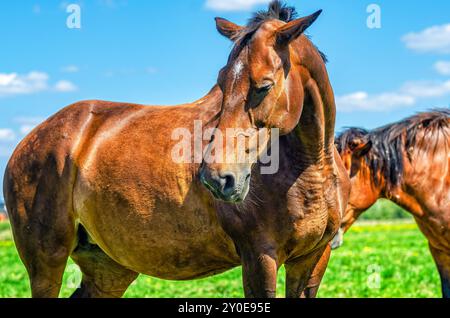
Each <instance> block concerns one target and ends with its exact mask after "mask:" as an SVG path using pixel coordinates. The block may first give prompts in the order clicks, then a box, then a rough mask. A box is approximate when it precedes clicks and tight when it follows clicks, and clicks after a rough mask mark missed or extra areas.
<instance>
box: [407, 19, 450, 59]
mask: <svg viewBox="0 0 450 318" xmlns="http://www.w3.org/2000/svg"><path fill="white" fill-rule="evenodd" d="M402 40H403V42H404V43H405V44H406V47H407V48H409V49H411V50H414V51H417V52H425V53H427V52H431V53H441V54H449V53H450V23H449V24H444V25H438V26H432V27H430V28H428V29H425V30H423V31H421V32H418V33H414V32H411V33H408V34H406V35H405V36H403V38H402Z"/></svg>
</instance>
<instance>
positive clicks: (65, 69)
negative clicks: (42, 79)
mask: <svg viewBox="0 0 450 318" xmlns="http://www.w3.org/2000/svg"><path fill="white" fill-rule="evenodd" d="M79 71H80V68H79V67H78V66H76V65H67V66H64V67H63V68H61V72H63V73H78V72H79Z"/></svg>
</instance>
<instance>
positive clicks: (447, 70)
mask: <svg viewBox="0 0 450 318" xmlns="http://www.w3.org/2000/svg"><path fill="white" fill-rule="evenodd" d="M434 69H435V70H436V72H438V73H439V74H441V75H450V61H438V62H436V63H435V64H434Z"/></svg>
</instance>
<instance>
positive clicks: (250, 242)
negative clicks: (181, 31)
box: [4, 1, 349, 297]
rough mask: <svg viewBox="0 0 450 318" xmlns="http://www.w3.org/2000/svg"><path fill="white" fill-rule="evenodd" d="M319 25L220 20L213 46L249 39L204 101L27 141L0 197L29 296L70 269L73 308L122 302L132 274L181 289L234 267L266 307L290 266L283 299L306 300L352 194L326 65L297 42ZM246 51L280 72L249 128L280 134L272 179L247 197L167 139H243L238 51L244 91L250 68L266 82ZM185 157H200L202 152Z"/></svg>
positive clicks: (50, 131) (60, 124)
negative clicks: (184, 134)
mask: <svg viewBox="0 0 450 318" xmlns="http://www.w3.org/2000/svg"><path fill="white" fill-rule="evenodd" d="M317 16H318V14H316V15H312V16H309V17H306V18H302V19H297V20H294V19H293V17H294V9H293V8H289V7H285V6H283V5H281V4H280V3H279V2H278V1H274V2H273V3H271V4H270V7H269V11H268V12H267V13H259V14H258V15H257V16H256V17H255V18H254V19H253V20H252V22H251V23H250V24H249V26H248V27H246V28H240V27H237V26H236V25H234V24H232V23H230V22H227V21H226V20H223V19H217V27H218V30H219V31H220V33H222V34H224V35H227V36H229V37H232V38H235V36H237V34H238V33H239V34H242V35H244V34H245V36H244V37H242V38H241V37H239V38H240V39H241V40H243V39H244V38H245V39H246V40H245V42H242V41H238V42H237V44H236V47H235V49H234V50H233V53H232V55H231V57H230V60H229V63H228V65H227V66H226V67H225V68H224V69H223V70H222V72H221V75H220V76H219V86H216V87H214V88H213V89H212V90H211V92H210V93H209V94H208V95H207V96H205V97H204V98H202V99H200V100H199V101H197V102H195V103H193V104H187V105H181V106H172V107H149V106H142V105H133V104H119V103H110V102H102V101H86V102H80V103H77V104H74V105H72V106H69V107H67V108H65V109H63V110H62V111H60V112H59V113H58V114H56V115H54V116H53V117H51V118H50V119H48V120H47V121H46V122H45V123H43V124H42V125H40V126H39V127H37V128H36V129H35V130H34V131H33V132H32V133H31V134H30V135H29V136H27V137H26V138H25V140H23V141H22V142H21V143H20V145H19V146H18V148H17V149H16V151H15V152H14V154H13V156H12V158H11V160H10V162H9V164H8V167H7V171H6V175H5V180H4V189H5V199H6V203H7V206H8V211H9V213H10V216H11V223H12V228H13V234H14V239H15V242H16V246H17V248H18V251H19V254H20V257H21V259H22V261H23V262H24V264H25V266H26V268H27V271H28V274H29V277H30V281H31V288H32V294H33V297H57V296H58V294H59V291H60V288H61V281H62V275H63V272H64V268H65V266H66V262H67V259H68V257H71V258H72V259H73V260H74V261H75V262H76V263H77V264H78V265H79V266H80V268H81V270H82V273H83V279H82V284H81V287H80V288H79V289H78V290H77V291H76V292H75V294H74V297H120V296H122V295H123V294H124V292H125V291H126V289H127V288H128V287H129V285H130V284H131V283H132V282H133V281H134V280H135V279H136V277H137V275H138V273H143V274H146V275H150V276H154V277H158V278H162V279H169V280H188V279H195V278H200V277H206V276H210V275H214V274H217V273H221V272H224V271H226V270H229V269H231V268H233V267H236V266H239V265H241V264H243V268H244V289H245V294H246V296H248V297H252V296H253V297H274V296H275V295H276V294H275V292H276V291H275V288H276V286H275V283H276V273H277V269H278V268H279V267H280V266H281V265H282V264H284V263H285V264H286V266H287V287H288V288H287V291H288V292H287V295H288V296H289V297H299V296H314V295H315V293H316V292H317V287H318V285H319V283H320V280H321V278H322V276H323V274H324V269H325V268H326V266H324V264H325V265H326V263H327V262H328V257H329V252H330V248H329V242H330V240H331V239H332V238H333V236H334V235H335V234H336V232H337V231H338V228H339V224H340V221H341V213H343V210H342V209H340V207H342V206H344V207H345V205H346V200H347V196H346V195H347V194H349V181H348V177H347V176H346V173H345V169H344V167H343V165H342V163H341V161H340V158H339V156H338V155H337V152H335V147H334V144H333V140H332V136H333V134H334V114H335V105H334V98H333V93H332V90H331V86H330V83H329V80H328V77H327V73H326V69H325V63H324V61H323V59H322V56H321V55H320V53H319V52H318V50H317V49H316V48H315V47H314V46H313V45H312V43H311V42H310V41H309V40H308V39H307V38H306V37H304V36H302V33H303V31H304V30H305V29H306V28H307V27H309V26H310V25H311V24H312V23H313V22H314V20H315V19H316V18H317ZM252 43H257V44H258V46H259V49H260V50H262V51H260V52H263V51H264V52H270V55H267V56H266V57H271V58H272V59H273V60H272V61H273V63H276V64H273V66H274V67H275V66H276V68H274V69H273V70H272V73H270V72H268V73H267V75H272V76H273V77H271V80H273V85H271V87H270V88H269V87H259V89H261V91H260V92H259V93H258V96H260V97H262V96H263V95H264V96H263V97H264V98H261V100H260V102H259V104H260V105H256V104H254V106H253V107H252V108H251V113H255V117H254V118H255V120H257V121H255V122H254V123H255V125H257V126H258V127H257V128H258V129H259V130H262V129H261V128H263V127H270V128H280V129H282V130H283V131H284V133H285V134H287V135H285V137H282V138H281V140H280V144H281V145H280V169H279V171H278V172H277V173H276V174H275V175H270V176H261V175H258V174H255V175H254V177H253V178H251V180H250V178H248V176H245V178H244V179H243V182H244V183H245V182H248V183H250V182H251V184H250V185H249V186H247V189H246V187H244V186H243V185H242V181H241V179H239V180H238V178H237V176H238V173H240V171H228V172H227V173H228V175H226V176H224V177H223V179H218V180H212V178H213V177H216V178H220V177H218V176H215V175H214V172H213V170H212V168H211V166H209V165H208V164H206V163H205V164H204V165H203V168H202V169H200V168H201V161H202V159H203V158H202V156H200V162H197V160H195V159H194V158H192V157H197V156H198V151H196V152H195V154H194V155H192V153H190V152H189V154H188V155H186V154H185V158H186V157H187V158H188V159H189V158H191V159H192V160H191V161H189V162H184V163H180V162H178V161H176V160H174V149H178V148H177V147H178V145H179V144H180V143H179V140H176V139H173V138H170V136H171V135H172V137H173V136H174V131H176V130H178V129H180V128H182V129H184V130H187V131H188V132H189V133H192V134H195V133H198V125H197V124H198V123H199V122H200V123H201V129H200V134H203V133H206V131H207V130H209V129H210V128H211V129H212V128H218V129H222V130H226V129H227V128H238V127H242V128H245V120H244V117H245V118H248V116H249V113H250V110H249V109H247V111H246V112H244V111H242V112H237V109H238V108H240V107H242V109H243V106H244V105H241V104H240V101H241V100H242V99H241V97H242V96H243V95H242V94H244V93H247V92H246V91H238V90H237V89H236V87H241V85H243V84H241V82H240V81H237V83H238V84H237V85H231V86H232V87H235V89H233V90H230V85H229V84H228V83H227V82H228V79H227V78H228V77H229V76H230V75H229V74H230V72H232V71H231V70H235V71H236V70H237V68H235V62H236V57H235V53H236V50H239V51H240V52H242V53H243V52H245V53H243V54H245V59H244V57H243V56H242V55H240V54H239V55H238V56H239V57H240V58H242V60H241V62H242V67H241V71H242V73H240V74H238V72H237V71H236V72H235V73H236V74H238V75H239V78H241V79H242V81H246V82H248V80H249V78H248V74H249V73H248V70H249V67H250V63H249V61H250V60H252V63H251V65H252V68H253V69H258V68H259V67H258V64H257V63H258V61H259V63H261V69H265V70H268V71H270V70H269V69H267V67H268V66H269V65H267V64H266V63H267V60H259V58H260V57H261V55H259V54H261V53H259V52H258V51H259V50H256V48H255V47H252ZM238 48H239V49H238ZM270 65H272V64H270ZM275 76H276V77H275ZM255 79H256V78H255ZM258 80H259V79H258ZM260 84H261V82H258V85H260ZM238 85H239V86H238ZM258 91H259V90H258ZM223 92H225V94H224V93H223ZM275 92H276V95H275V96H273V95H272V94H275ZM260 94H262V95H260ZM266 99H267V102H264V101H262V100H266ZM249 100H251V98H249ZM273 101H275V102H273ZM232 107H233V109H234V110H233V109H232ZM302 109H303V112H302ZM238 117H240V118H241V119H238ZM230 118H235V122H234V123H231V122H228V123H227V121H226V120H225V119H230ZM217 131H218V130H215V133H214V136H217ZM216 139H217V138H216ZM200 141H201V139H200ZM216 142H217V141H216ZM208 143H209V140H208V142H206V143H205V146H206V145H207V144H208ZM267 144H268V140H266V144H265V145H262V146H266V145H267ZM185 146H186V143H185ZM187 146H191V149H192V148H197V147H198V146H199V145H198V140H196V139H195V138H194V140H192V139H189V141H188V142H187ZM201 146H202V145H201V142H200V148H201ZM188 148H189V147H188ZM183 151H186V149H185V148H184V149H183ZM176 152H177V151H176ZM247 152H249V153H251V154H253V153H258V154H259V150H255V149H247ZM200 154H201V153H200ZM205 159H207V158H205ZM206 161H208V160H205V162H206ZM208 162H209V161H208ZM253 166H254V167H258V166H257V165H255V164H253ZM200 170H201V173H200ZM255 170H258V169H255ZM200 177H202V178H200ZM200 179H202V180H203V182H204V183H205V184H206V185H207V187H209V189H210V190H213V192H214V194H215V195H217V196H218V197H220V199H222V200H224V201H226V202H224V201H217V200H215V199H214V198H213V196H212V195H211V194H210V193H209V192H208V191H206V188H205V187H204V186H203V185H202V182H200ZM216 181H217V183H214V182H216ZM222 184H223V187H222V188H220V187H219V185H222ZM248 189H250V190H251V191H250V192H251V193H250V194H247V193H248ZM274 189H277V191H274ZM238 202H241V203H239V205H237V203H238ZM317 264H319V266H317V268H316V265H317Z"/></svg>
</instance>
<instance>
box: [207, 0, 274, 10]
mask: <svg viewBox="0 0 450 318" xmlns="http://www.w3.org/2000/svg"><path fill="white" fill-rule="evenodd" d="M270 1H271V0H207V1H206V7H207V8H208V9H212V10H217V11H245V10H250V9H252V8H253V7H254V6H256V5H259V4H266V3H269V2H270Z"/></svg>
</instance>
